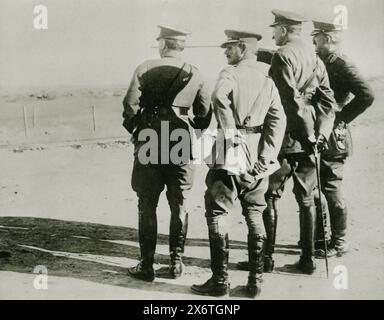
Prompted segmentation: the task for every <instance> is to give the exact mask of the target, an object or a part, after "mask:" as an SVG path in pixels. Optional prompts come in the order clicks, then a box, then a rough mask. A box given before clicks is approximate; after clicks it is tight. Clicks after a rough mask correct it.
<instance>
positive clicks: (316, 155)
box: [313, 145, 328, 279]
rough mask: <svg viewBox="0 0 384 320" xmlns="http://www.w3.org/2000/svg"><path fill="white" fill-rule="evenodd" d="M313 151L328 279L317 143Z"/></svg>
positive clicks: (324, 218)
mask: <svg viewBox="0 0 384 320" xmlns="http://www.w3.org/2000/svg"><path fill="white" fill-rule="evenodd" d="M313 151H314V154H315V167H316V178H317V190H318V192H319V210H320V212H321V222H322V223H321V225H322V227H323V241H324V251H325V269H326V271H327V279H328V248H327V239H326V237H325V229H326V219H327V217H326V216H324V214H323V205H322V203H321V184H320V153H319V150H318V148H317V145H315V146H314V147H313Z"/></svg>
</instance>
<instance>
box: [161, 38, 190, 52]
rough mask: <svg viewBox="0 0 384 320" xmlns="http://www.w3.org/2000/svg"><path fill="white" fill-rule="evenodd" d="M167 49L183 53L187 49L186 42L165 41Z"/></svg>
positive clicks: (176, 40)
mask: <svg viewBox="0 0 384 320" xmlns="http://www.w3.org/2000/svg"><path fill="white" fill-rule="evenodd" d="M164 45H165V49H168V50H175V51H183V50H184V48H185V40H178V39H164Z"/></svg>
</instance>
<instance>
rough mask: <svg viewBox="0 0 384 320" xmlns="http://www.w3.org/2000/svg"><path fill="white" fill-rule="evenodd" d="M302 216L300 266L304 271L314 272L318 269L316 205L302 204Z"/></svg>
mask: <svg viewBox="0 0 384 320" xmlns="http://www.w3.org/2000/svg"><path fill="white" fill-rule="evenodd" d="M300 217H301V219H300V229H301V230H300V231H301V232H300V234H301V241H302V244H301V248H302V254H301V257H300V261H299V264H298V268H299V269H300V270H301V271H302V272H304V273H307V274H312V273H313V272H314V271H315V269H316V265H315V262H314V251H315V248H314V235H315V217H316V208H315V206H310V207H308V206H300Z"/></svg>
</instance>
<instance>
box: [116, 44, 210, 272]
mask: <svg viewBox="0 0 384 320" xmlns="http://www.w3.org/2000/svg"><path fill="white" fill-rule="evenodd" d="M123 105H124V112H123V117H124V126H125V127H126V128H133V130H132V131H133V143H134V146H135V152H134V165H133V171H132V177H131V184H132V188H133V190H134V191H136V193H137V195H138V198H139V201H138V207H139V238H140V246H141V254H142V260H143V261H145V264H146V266H152V263H153V256H154V252H155V246H156V237H157V218H156V207H157V204H158V201H159V196H160V193H161V192H162V191H163V189H164V187H165V186H167V194H166V195H167V199H168V203H169V206H170V209H171V222H170V252H171V259H173V261H175V260H179V259H180V257H181V254H182V252H183V250H184V242H185V238H186V234H187V225H188V214H187V211H186V208H185V200H186V197H187V194H188V191H189V190H190V189H191V187H192V182H193V173H194V169H193V167H192V164H190V163H188V162H184V163H179V164H175V163H172V159H170V157H168V158H167V159H169V162H167V163H162V162H161V160H162V158H161V159H160V161H159V162H157V163H142V162H143V161H142V159H140V157H139V154H140V153H139V151H140V148H141V147H142V146H143V143H142V142H141V141H139V140H138V139H137V135H139V134H140V132H141V131H142V130H143V129H148V128H151V129H153V130H155V132H156V134H157V135H158V144H159V145H158V147H159V155H161V154H163V153H167V154H168V153H169V152H170V150H171V148H172V145H169V148H167V149H166V150H162V149H161V148H162V145H161V143H160V141H161V138H162V131H161V127H162V125H164V123H167V125H168V126H169V131H170V132H169V133H170V134H171V132H172V130H175V129H184V130H187V132H189V131H188V130H189V129H191V128H190V123H196V121H199V119H200V120H202V119H204V117H206V116H207V115H209V114H210V110H211V105H210V95H209V93H208V90H207V86H206V84H205V82H204V81H203V79H202V76H201V74H200V72H199V70H198V69H197V68H195V67H194V66H192V65H190V64H188V63H186V62H184V61H183V60H182V59H181V58H179V53H178V52H174V51H168V53H167V54H166V55H165V57H163V58H161V59H154V60H148V61H145V62H144V63H142V64H141V65H140V66H139V67H138V68H137V69H136V71H135V72H134V75H133V77H132V80H131V83H130V85H129V88H128V91H127V94H126V96H125V98H124V100H123ZM138 112H141V113H140V114H146V112H147V113H148V114H149V116H148V117H146V118H144V120H142V121H141V122H139V124H138V125H137V124H135V123H132V122H133V120H134V119H135V115H136V114H137V113H138ZM193 116H194V118H192V119H190V117H193ZM148 119H149V120H150V121H149V120H148ZM188 119H189V120H191V122H190V121H188ZM194 121H195V122H194ZM165 138H166V140H167V141H168V142H169V137H165ZM183 143H188V144H189V143H190V140H188V141H183Z"/></svg>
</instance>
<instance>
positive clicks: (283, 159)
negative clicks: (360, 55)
mask: <svg viewBox="0 0 384 320" xmlns="http://www.w3.org/2000/svg"><path fill="white" fill-rule="evenodd" d="M272 14H273V15H274V16H275V21H274V23H273V24H272V25H271V27H273V39H274V40H275V43H276V45H277V46H278V47H279V49H278V50H277V52H276V53H275V54H274V55H273V57H272V61H271V68H270V75H271V76H272V78H273V80H274V82H275V84H276V86H277V89H278V91H279V94H280V97H281V102H282V104H283V107H284V110H285V114H286V116H287V129H286V133H285V137H284V141H283V146H282V149H281V152H280V156H279V158H280V163H281V169H279V170H278V171H277V172H275V173H274V174H272V175H271V177H270V183H269V188H268V191H267V193H266V199H267V205H268V207H267V210H266V211H265V212H264V222H265V225H266V230H267V248H266V258H265V264H266V265H265V271H267V272H271V271H272V270H273V267H274V261H273V252H274V245H275V239H276V225H277V206H276V202H277V200H278V199H279V198H280V197H281V195H282V192H283V190H284V185H285V183H286V181H287V180H288V179H289V178H290V177H291V176H292V177H293V183H294V187H293V193H294V194H295V198H296V201H297V203H298V205H299V213H300V215H299V218H300V235H301V242H302V254H301V257H300V260H299V263H298V265H297V266H298V268H299V269H300V270H301V271H302V272H304V273H307V274H312V273H313V272H314V270H315V268H316V265H315V261H314V228H315V217H316V209H315V205H314V193H315V192H314V190H315V186H316V170H315V162H314V161H315V158H314V154H313V147H314V146H316V147H318V148H320V149H321V148H323V146H324V144H325V142H326V140H327V139H328V138H329V136H330V133H331V131H332V125H333V121H334V118H335V115H334V109H335V104H336V102H335V100H334V98H333V93H332V90H331V89H330V88H329V80H328V75H327V71H326V69H325V66H324V64H323V62H322V61H321V60H320V59H319V58H318V57H317V55H316V53H315V51H314V50H313V49H312V48H311V47H310V46H309V45H307V44H306V43H305V42H304V41H303V40H302V39H301V29H302V23H303V22H304V21H306V19H305V18H304V17H302V16H300V15H298V14H296V13H292V12H287V11H281V10H272ZM319 87H321V91H320V90H318V88H319ZM322 95H325V97H326V99H325V100H327V101H328V104H326V103H319V102H320V100H321V99H320V97H321V96H322ZM322 101H323V100H322ZM315 106H316V107H315Z"/></svg>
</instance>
